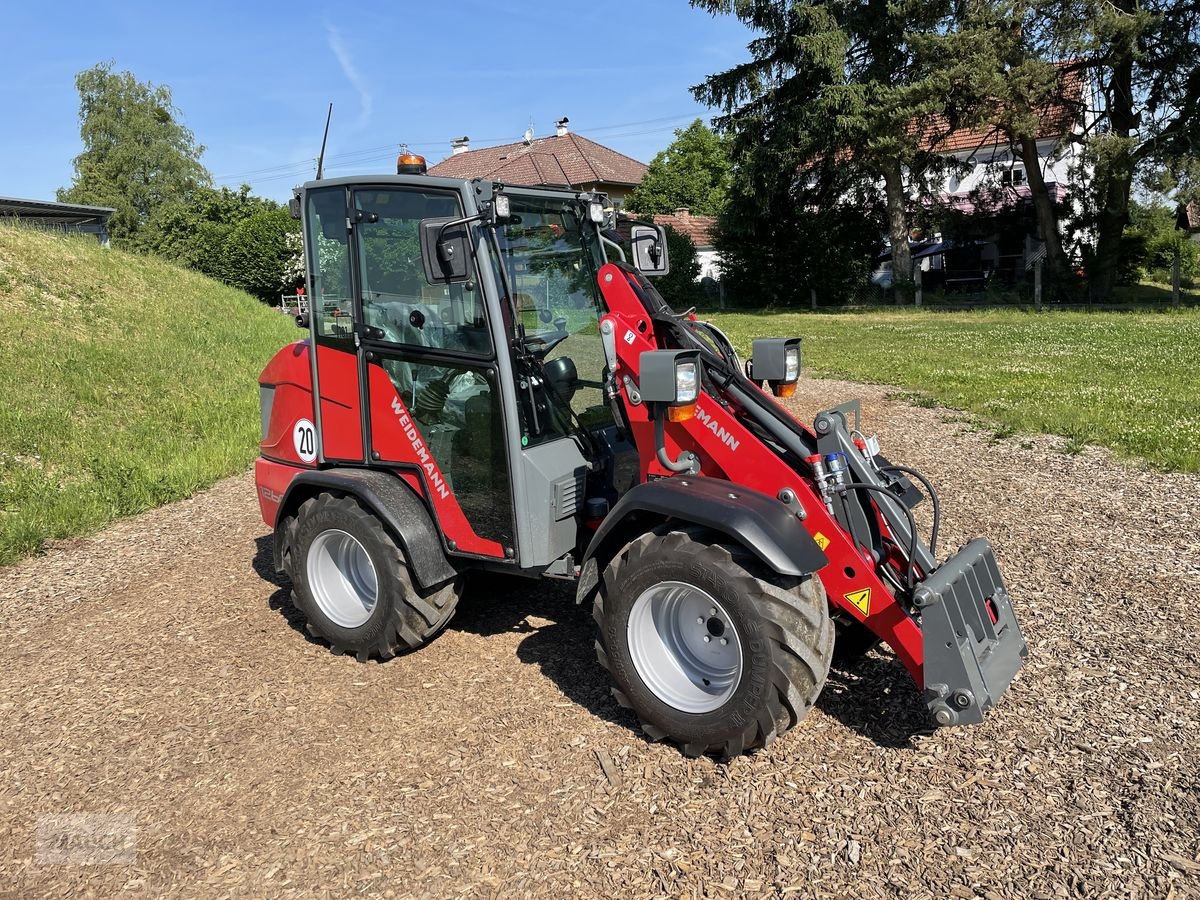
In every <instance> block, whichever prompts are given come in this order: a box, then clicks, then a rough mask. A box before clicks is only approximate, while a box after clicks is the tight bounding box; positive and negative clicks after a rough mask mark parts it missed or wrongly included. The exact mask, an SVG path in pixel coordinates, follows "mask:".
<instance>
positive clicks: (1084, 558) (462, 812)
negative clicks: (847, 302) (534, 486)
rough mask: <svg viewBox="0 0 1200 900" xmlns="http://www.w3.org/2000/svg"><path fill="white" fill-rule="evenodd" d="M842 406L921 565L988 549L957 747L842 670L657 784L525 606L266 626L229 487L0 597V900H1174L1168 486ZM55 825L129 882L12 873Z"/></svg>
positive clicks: (1184, 544) (1194, 867) (552, 617)
mask: <svg viewBox="0 0 1200 900" xmlns="http://www.w3.org/2000/svg"><path fill="white" fill-rule="evenodd" d="M852 396H862V397H863V398H864V400H865V411H866V414H867V418H866V424H867V426H868V429H869V430H871V431H876V432H878V433H879V434H880V436H881V438H882V439H883V442H884V450H885V452H886V453H888V455H889V456H891V457H892V458H893V459H895V460H897V461H903V462H905V463H909V464H914V465H916V466H918V467H919V468H921V469H922V470H924V471H925V472H926V473H927V474H928V475H929V476H931V477H932V478H933V479H934V481H935V483H936V484H937V485H938V486H939V487H940V489H941V493H942V496H943V506H944V508H945V524H944V531H943V533H944V535H945V538H944V540H945V544H944V546H945V547H946V548H948V549H949V548H953V547H957V546H958V545H959V544H960V543H962V542H963V541H965V540H966V539H968V538H969V537H971V536H973V535H975V534H987V535H990V536H991V537H992V539H993V541H994V542H995V544H996V545H997V550H998V554H999V556H1000V560H1001V563H1002V565H1003V566H1004V569H1005V572H1006V575H1007V578H1008V580H1009V584H1010V587H1011V589H1012V593H1013V596H1014V602H1015V604H1016V606H1017V610H1018V615H1019V616H1020V617H1021V620H1022V622H1023V625H1024V628H1025V634H1026V638H1027V639H1028V641H1029V644H1030V651H1031V655H1030V660H1029V663H1028V665H1027V667H1026V668H1025V669H1024V671H1023V673H1022V674H1021V676H1020V677H1019V678H1018V680H1017V682H1016V683H1015V684H1014V685H1013V687H1012V688H1011V689H1010V691H1009V693H1008V694H1007V695H1006V696H1005V697H1004V699H1003V702H1002V703H1001V704H1000V706H999V708H998V709H997V710H996V711H995V712H994V713H993V714H992V715H991V716H990V717H989V718H988V721H987V722H986V723H985V724H983V725H981V726H976V727H973V728H967V729H958V730H942V731H937V732H932V733H931V732H929V731H928V730H927V729H926V727H925V717H924V710H923V707H922V706H921V704H920V700H919V698H918V696H917V694H916V692H915V690H914V689H913V687H912V685H911V682H910V681H909V680H908V678H907V676H906V675H905V674H904V673H903V671H902V670H901V668H900V666H899V665H898V664H897V663H896V662H895V661H894V660H893V659H891V658H890V657H889V656H887V655H883V654H875V655H872V656H871V657H869V658H868V659H866V660H865V661H863V663H862V664H860V665H859V666H858V667H857V668H856V669H855V670H854V671H853V672H850V673H835V674H834V675H833V676H832V677H831V680H830V684H829V687H828V688H827V689H826V692H825V694H824V695H823V697H822V699H821V701H820V702H819V704H818V708H817V709H816V710H815V711H814V713H813V714H812V716H811V717H810V718H809V719H808V720H807V721H806V722H805V723H804V724H803V725H802V726H801V727H800V728H798V729H797V730H796V731H795V732H793V733H792V734H791V735H789V736H787V737H785V738H784V739H782V740H780V741H778V742H776V743H775V744H774V745H772V747H771V748H770V749H769V750H767V751H766V752H764V753H760V754H757V755H755V756H752V757H747V758H742V759H738V760H735V761H733V762H732V763H731V764H729V765H722V764H719V763H716V762H713V761H712V760H708V759H701V760H688V759H685V758H684V757H683V756H681V755H680V754H679V753H678V752H677V751H676V750H675V749H673V748H672V747H670V746H667V745H660V744H651V743H648V742H646V741H645V740H644V739H643V738H642V736H641V735H640V734H639V733H638V732H636V731H635V730H634V723H633V721H632V719H631V718H630V717H629V716H628V715H626V714H625V713H624V712H623V711H621V710H620V709H619V708H618V707H617V706H616V704H615V703H614V702H613V701H612V700H611V699H610V697H609V694H608V686H607V683H606V681H605V679H604V676H603V673H602V672H601V670H600V669H599V667H598V666H597V665H596V663H595V661H594V659H593V655H592V650H591V646H592V635H591V625H590V620H589V619H588V617H587V616H586V615H584V614H583V613H582V612H581V611H580V610H578V609H577V608H576V607H575V606H574V605H573V604H572V595H571V591H570V590H569V589H566V588H564V587H561V586H555V585H537V586H534V587H533V588H532V589H530V587H529V586H527V585H517V586H513V585H508V584H501V585H498V584H496V582H495V580H493V582H492V583H490V584H485V583H480V584H476V585H475V586H474V588H473V590H472V593H471V595H470V599H468V600H467V601H465V602H464V605H463V607H462V608H461V609H460V612H459V614H458V616H457V617H456V618H455V619H454V621H453V622H452V623H451V626H450V629H449V630H448V631H447V632H446V633H445V634H444V635H443V636H442V637H440V638H439V639H438V640H436V641H435V642H434V643H433V644H432V645H431V646H429V647H427V648H426V649H424V650H422V651H420V652H419V653H416V654H412V655H409V656H406V657H403V658H400V659H397V660H394V661H392V662H390V663H388V664H386V665H376V664H371V665H359V664H357V663H355V662H353V661H352V660H350V659H348V658H344V657H335V656H332V655H331V654H329V653H328V652H327V651H326V649H325V648H324V647H323V646H321V645H319V644H316V643H313V642H311V641H309V640H306V639H305V637H304V636H303V635H302V633H301V632H300V631H299V630H298V626H297V624H296V617H295V613H294V611H293V609H292V608H291V606H290V604H289V601H288V589H287V587H286V586H284V585H280V584H277V583H276V582H275V580H274V579H273V576H272V575H271V573H270V572H269V570H268V559H269V548H268V544H267V540H266V537H265V530H264V528H263V526H262V525H261V524H260V522H259V521H258V516H257V508H256V505H255V502H254V495H253V489H252V484H251V481H250V479H249V478H248V477H240V478H234V479H230V480H228V481H225V482H223V483H221V484H219V485H217V486H216V487H215V488H213V489H212V490H210V491H207V492H205V493H204V494H202V495H200V496H198V497H196V498H195V499H194V500H192V501H189V502H186V503H180V504H176V505H174V506H171V507H167V508H164V509H161V510H158V511H156V512H153V513H150V514H148V515H146V516H143V517H141V518H139V519H136V520H133V521H128V522H124V523H121V524H119V525H117V526H116V527H114V528H111V529H109V530H108V531H106V532H104V533H103V534H101V535H98V536H97V537H95V538H93V539H89V540H86V541H76V542H72V543H71V544H69V545H64V546H60V547H58V548H55V549H53V550H52V551H51V552H50V553H48V554H47V555H46V556H44V557H42V558H40V559H35V560H30V561H28V562H26V563H24V564H22V565H20V566H18V567H15V568H11V569H7V570H0V628H2V629H3V633H4V635H5V638H6V640H5V641H4V644H3V646H2V647H0V735H3V738H2V740H0V894H3V895H7V896H14V897H18V896H19V897H23V898H24V897H55V898H57V897H61V896H65V895H68V894H80V893H83V892H88V891H90V892H93V893H95V894H96V895H111V894H116V893H121V892H127V893H129V894H131V895H135V896H139V895H140V896H181V897H195V896H208V895H213V896H264V895H297V896H299V895H309V894H312V893H328V894H330V895H335V896H348V895H357V894H384V895H388V896H393V895H394V896H428V897H446V896H454V895H458V894H467V895H485V896H487V895H495V894H503V895H524V894H544V895H550V896H588V897H594V896H620V897H644V896H645V897H648V896H659V895H684V896H713V897H735V896H746V895H753V894H756V893H760V892H761V893H762V894H764V895H785V894H786V895H791V894H795V895H796V896H798V897H808V896H855V897H914V898H920V897H931V898H932V897H937V898H941V897H947V896H949V897H963V898H968V897H974V896H981V897H986V898H996V897H1032V898H1040V897H1048V898H1053V897H1108V896H1136V897H1200V862H1198V861H1197V859H1198V858H1200V749H1198V746H1197V745H1198V743H1200V652H1198V650H1197V640H1196V636H1195V616H1194V610H1195V603H1196V598H1197V596H1200V478H1197V477H1195V476H1178V475H1163V474H1159V473H1153V472H1145V471H1140V470H1137V469H1134V468H1131V467H1128V466H1124V465H1121V464H1117V463H1115V462H1113V461H1111V460H1110V459H1109V458H1108V457H1107V456H1106V455H1104V454H1103V453H1101V452H1099V451H1092V450H1088V451H1085V452H1084V453H1083V454H1081V455H1079V456H1066V455H1063V454H1061V453H1060V452H1058V451H1057V450H1056V447H1058V446H1060V442H1059V441H1057V440H1056V439H1051V438H1045V437H1034V438H1028V439H1023V438H1017V439H1013V440H1000V441H995V440H993V439H992V438H991V437H990V436H989V435H988V434H987V433H984V432H978V431H974V430H971V429H970V427H969V426H965V425H963V424H962V423H960V422H955V421H951V419H952V414H949V413H947V412H946V411H945V410H937V409H922V408H916V407H912V406H908V405H905V404H903V403H900V402H895V401H891V400H888V399H887V398H886V395H885V393H884V392H883V391H882V390H879V389H875V388H866V387H861V386H857V385H850V384H843V383H838V382H809V383H806V384H805V385H804V387H803V390H802V391H801V396H800V397H799V398H798V400H797V402H798V406H799V407H800V409H802V410H803V411H804V413H805V417H806V418H810V417H811V412H813V411H815V410H816V408H817V407H818V406H822V405H830V404H832V403H834V402H837V401H840V400H843V399H846V398H849V397H852ZM289 626H290V627H289ZM69 813H105V814H120V815H124V816H126V817H127V818H126V819H125V821H132V822H134V823H135V825H136V833H135V835H134V836H133V843H134V845H135V848H136V856H135V858H134V859H133V861H132V862H128V861H126V862H125V863H124V864H113V865H102V866H98V865H94V866H81V865H61V864H53V863H47V862H46V861H45V859H46V858H47V857H43V861H41V862H39V857H38V854H37V848H38V844H37V841H36V837H37V833H38V832H37V829H38V823H39V820H40V821H41V823H42V827H43V837H45V836H47V835H50V834H51V833H52V832H53V831H54V828H55V827H56V823H55V821H54V820H52V819H48V818H47V817H50V816H54V815H60V814H69ZM59 824H61V823H59ZM57 846H58V849H59V850H62V849H63V848H62V845H61V844H60V845H57ZM76 846H78V845H76ZM52 849H53V848H52ZM66 849H67V850H70V849H71V848H70V847H67V848H66ZM43 852H47V851H45V849H44V847H43Z"/></svg>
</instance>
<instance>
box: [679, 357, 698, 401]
mask: <svg viewBox="0 0 1200 900" xmlns="http://www.w3.org/2000/svg"><path fill="white" fill-rule="evenodd" d="M699 396H700V379H699V378H698V377H697V373H696V364H695V363H694V362H678V363H676V364H675V402H676V403H695V402H696V398H697V397H699Z"/></svg>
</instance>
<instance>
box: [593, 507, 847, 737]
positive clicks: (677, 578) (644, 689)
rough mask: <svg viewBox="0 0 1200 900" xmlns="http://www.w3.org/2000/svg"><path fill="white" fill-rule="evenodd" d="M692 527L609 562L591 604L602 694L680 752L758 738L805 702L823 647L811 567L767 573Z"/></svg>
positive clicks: (822, 605) (819, 598)
mask: <svg viewBox="0 0 1200 900" xmlns="http://www.w3.org/2000/svg"><path fill="white" fill-rule="evenodd" d="M706 537H715V536H713V535H706V534H705V533H704V532H702V531H698V530H697V531H678V530H666V529H663V530H660V531H657V532H651V533H649V534H645V535H642V536H641V537H639V538H637V539H636V540H634V541H632V542H631V543H629V544H627V545H626V546H625V547H624V548H623V549H622V550H621V552H620V553H618V554H617V555H616V557H615V558H614V559H613V560H612V562H611V563H610V564H609V566H608V568H607V569H606V570H605V572H604V576H603V578H602V579H601V583H600V590H599V592H598V593H597V596H596V600H595V604H594V607H593V615H594V617H595V619H596V622H597V624H598V625H599V626H600V641H599V642H598V643H597V645H596V650H597V654H598V655H599V658H600V662H601V664H602V665H604V667H605V668H606V669H608V671H609V673H610V674H611V675H612V677H613V680H614V681H615V682H616V686H615V687H614V689H613V694H614V695H615V697H616V698H617V701H618V702H619V703H621V705H622V706H626V707H629V708H631V709H633V711H634V712H635V713H636V714H637V715H638V718H639V719H640V720H641V723H642V728H643V729H644V730H645V732H646V733H647V734H648V735H649V736H650V737H652V738H655V739H664V738H665V739H669V740H672V741H674V742H676V743H678V744H679V745H680V746H681V747H682V749H683V752H684V753H686V754H687V755H689V756H699V755H701V754H704V753H719V754H721V755H723V756H725V757H731V756H736V755H738V754H740V753H743V752H746V751H749V750H754V749H757V748H760V747H765V746H766V745H767V744H769V743H770V742H771V741H772V740H774V739H775V738H776V737H777V736H778V735H780V734H783V733H784V732H786V731H788V730H789V729H791V728H792V727H793V726H795V725H796V724H797V723H798V722H799V721H800V720H801V719H803V718H804V717H805V716H806V715H807V714H808V712H809V710H810V709H811V708H812V705H813V703H814V702H815V701H816V699H817V696H818V695H819V694H820V693H821V688H822V687H823V686H824V684H825V677H826V675H827V674H828V671H829V660H830V656H831V654H832V652H833V625H832V622H831V621H830V617H829V607H828V602H827V600H826V597H825V589H824V587H823V586H822V585H821V581H820V579H819V578H818V577H817V576H816V575H810V576H808V577H807V578H801V579H796V578H790V577H787V576H780V575H777V574H775V573H773V572H769V571H767V570H766V569H765V568H764V567H763V566H762V564H761V563H760V562H759V561H758V559H757V558H756V557H754V556H753V555H751V554H750V553H748V552H747V551H746V550H745V549H744V548H742V547H741V546H738V545H735V544H734V545H731V544H724V543H719V542H710V541H709V540H706Z"/></svg>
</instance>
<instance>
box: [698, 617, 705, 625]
mask: <svg viewBox="0 0 1200 900" xmlns="http://www.w3.org/2000/svg"><path fill="white" fill-rule="evenodd" d="M696 624H697V625H703V624H704V616H700V617H698V618H697V619H696Z"/></svg>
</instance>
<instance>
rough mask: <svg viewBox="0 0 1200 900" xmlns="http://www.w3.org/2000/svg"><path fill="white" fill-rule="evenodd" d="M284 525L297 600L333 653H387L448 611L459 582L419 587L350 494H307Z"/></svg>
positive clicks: (408, 644)
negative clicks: (426, 589)
mask: <svg viewBox="0 0 1200 900" xmlns="http://www.w3.org/2000/svg"><path fill="white" fill-rule="evenodd" d="M287 529H288V540H287V546H288V549H287V556H286V559H287V570H288V574H289V576H290V577H291V579H292V585H293V588H294V595H295V600H296V606H297V607H298V608H299V609H300V611H301V612H302V613H303V614H304V617H305V618H306V619H307V620H308V630H309V632H310V633H312V634H313V635H315V636H317V637H321V638H324V639H325V640H326V641H328V642H329V644H330V647H331V648H332V649H333V650H334V652H336V653H347V654H352V655H354V656H356V657H357V658H358V659H359V660H360V661H364V662H365V661H366V660H368V659H370V658H371V657H378V658H379V659H390V658H391V657H393V656H395V655H396V654H397V653H399V652H402V651H404V650H415V649H416V648H417V647H419V646H421V645H422V644H424V643H425V642H426V641H428V640H430V639H431V638H433V637H434V635H436V634H437V633H438V632H439V631H441V630H442V629H443V628H444V627H445V626H446V623H447V622H448V621H450V617H451V616H452V615H454V609H455V606H456V605H457V604H458V598H459V594H460V593H461V584H460V580H459V579H454V580H453V581H450V582H448V583H446V584H444V585H442V586H440V587H438V588H434V589H433V590H430V591H424V592H422V591H418V590H417V587H416V585H415V584H413V581H412V579H411V578H410V577H409V573H408V566H407V565H406V564H405V560H404V554H403V552H402V551H401V550H400V548H399V547H398V546H397V545H396V542H395V541H394V540H393V539H392V536H391V535H390V534H388V532H387V531H386V530H385V529H384V527H383V524H382V523H381V522H380V521H379V519H377V518H376V517H375V516H374V515H373V514H372V513H371V512H370V511H369V510H367V509H365V508H364V507H363V506H361V505H360V504H359V503H358V502H357V501H356V500H355V499H354V498H353V497H335V496H334V495H332V494H321V495H320V496H318V497H314V498H312V499H310V500H306V501H305V502H304V503H303V505H301V507H300V509H299V512H298V514H297V516H296V518H295V521H294V522H291V523H289V524H288V525H287Z"/></svg>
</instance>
